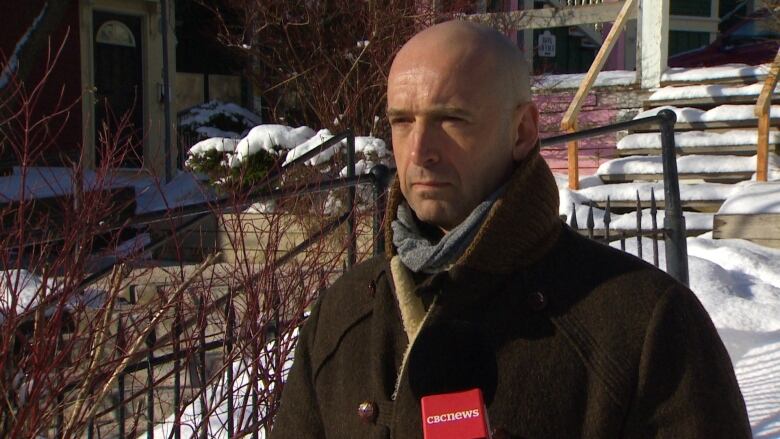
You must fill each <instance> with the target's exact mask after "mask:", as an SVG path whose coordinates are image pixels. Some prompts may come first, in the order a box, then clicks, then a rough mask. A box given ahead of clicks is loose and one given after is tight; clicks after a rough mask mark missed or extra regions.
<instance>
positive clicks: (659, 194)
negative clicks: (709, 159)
mask: <svg viewBox="0 0 780 439" xmlns="http://www.w3.org/2000/svg"><path fill="white" fill-rule="evenodd" d="M735 187H736V186H734V185H731V184H723V183H691V184H681V185H680V201H681V203H682V207H683V209H686V210H694V211H697V212H717V211H718V209H719V208H720V206H721V204H723V201H724V200H726V198H728V197H729V195H730V194H731V193H732V192H733V191H734V189H735ZM578 193H579V194H580V195H582V196H585V197H587V198H588V199H589V200H590V201H591V202H592V204H594V205H596V206H598V207H599V208H601V209H605V208H606V205H607V199H609V206H610V209H613V210H616V211H625V210H627V209H636V205H637V195H638V197H639V203H640V206H641V208H643V209H646V208H650V206H651V197H652V196H655V201H656V203H655V204H656V208H658V209H663V208H664V207H665V205H666V200H665V198H666V196H665V193H664V185H663V183H651V182H636V183H616V184H606V185H600V186H591V187H588V188H585V189H581V190H579V191H578Z"/></svg>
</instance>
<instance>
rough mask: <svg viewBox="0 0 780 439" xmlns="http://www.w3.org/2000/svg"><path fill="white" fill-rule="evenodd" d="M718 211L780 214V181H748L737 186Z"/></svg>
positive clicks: (726, 212) (725, 212)
mask: <svg viewBox="0 0 780 439" xmlns="http://www.w3.org/2000/svg"><path fill="white" fill-rule="evenodd" d="M718 213H723V214H747V213H776V214H780V182H763V183H758V182H746V183H745V184H743V185H740V186H739V187H737V188H735V190H734V192H733V193H732V194H731V195H730V196H729V197H728V199H726V201H724V202H723V204H722V205H721V206H720V210H719V211H718Z"/></svg>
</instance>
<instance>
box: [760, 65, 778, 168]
mask: <svg viewBox="0 0 780 439" xmlns="http://www.w3.org/2000/svg"><path fill="white" fill-rule="evenodd" d="M779 74H780V50H778V51H777V55H775V60H774V62H772V67H771V68H770V69H769V74H768V75H767V76H766V79H765V80H764V88H762V89H761V94H760V95H758V101H756V108H755V110H754V112H755V115H756V117H757V118H758V143H757V145H756V181H767V174H768V173H769V119H770V115H771V111H770V110H771V103H772V93H774V91H775V85H777V77H778V75H779Z"/></svg>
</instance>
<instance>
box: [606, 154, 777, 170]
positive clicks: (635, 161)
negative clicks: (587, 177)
mask: <svg viewBox="0 0 780 439" xmlns="http://www.w3.org/2000/svg"><path fill="white" fill-rule="evenodd" d="M779 165H780V161H779V160H778V156H777V155H775V154H770V164H769V166H770V168H777V167H778V166H779ZM755 170H756V156H752V157H744V156H730V155H718V156H709V155H686V156H682V157H678V158H677V172H679V173H681V174H698V173H718V172H722V173H726V172H751V171H752V172H755ZM596 174H597V175H609V174H663V165H662V163H661V157H660V156H633V157H622V158H618V159H614V160H610V161H608V162H604V163H602V164H601V166H599V168H598V170H597V171H596Z"/></svg>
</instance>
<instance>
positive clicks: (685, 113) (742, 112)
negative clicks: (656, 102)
mask: <svg viewBox="0 0 780 439" xmlns="http://www.w3.org/2000/svg"><path fill="white" fill-rule="evenodd" d="M661 110H672V111H674V114H676V115H677V122H683V123H685V122H688V123H692V122H721V121H735V120H756V115H755V113H754V111H755V105H719V106H717V107H715V108H713V109H711V110H708V111H704V110H700V109H698V108H691V107H683V108H678V107H674V106H671V105H664V106H662V107H658V108H653V109H652V110H647V111H643V112H641V113H639V114H637V115H636V116H635V117H634V119H641V118H643V117H650V116H655V115H656V114H658V112H659V111H661ZM769 116H770V117H772V118H780V105H772V107H771V110H770V113H769Z"/></svg>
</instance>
